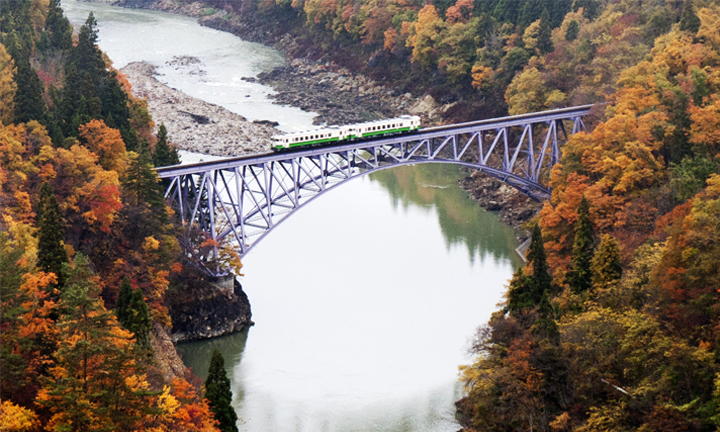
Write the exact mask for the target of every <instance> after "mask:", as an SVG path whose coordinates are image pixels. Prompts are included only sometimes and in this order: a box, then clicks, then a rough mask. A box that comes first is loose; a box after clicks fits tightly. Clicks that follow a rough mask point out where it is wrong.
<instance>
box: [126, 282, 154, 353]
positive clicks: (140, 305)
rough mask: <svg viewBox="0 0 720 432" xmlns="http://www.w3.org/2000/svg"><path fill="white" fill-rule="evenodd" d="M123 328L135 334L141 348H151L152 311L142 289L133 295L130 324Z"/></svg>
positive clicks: (130, 307)
mask: <svg viewBox="0 0 720 432" xmlns="http://www.w3.org/2000/svg"><path fill="white" fill-rule="evenodd" d="M123 326H124V327H125V328H126V329H128V330H130V331H131V332H133V333H134V334H135V340H136V341H137V343H138V345H139V346H140V347H142V348H146V349H149V348H150V330H151V329H152V319H151V318H150V309H149V308H148V305H147V303H145V296H144V295H143V292H142V290H141V289H140V288H137V289H136V290H135V291H133V293H132V297H131V298H130V305H129V307H128V322H127V325H123Z"/></svg>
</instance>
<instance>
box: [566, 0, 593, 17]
mask: <svg viewBox="0 0 720 432" xmlns="http://www.w3.org/2000/svg"><path fill="white" fill-rule="evenodd" d="M580 8H583V16H584V17H585V18H587V19H589V20H591V21H592V20H593V19H594V18H595V17H596V16H597V15H598V12H599V10H600V4H599V3H598V2H597V0H575V2H574V3H573V7H572V10H573V11H575V12H577V10H578V9H580Z"/></svg>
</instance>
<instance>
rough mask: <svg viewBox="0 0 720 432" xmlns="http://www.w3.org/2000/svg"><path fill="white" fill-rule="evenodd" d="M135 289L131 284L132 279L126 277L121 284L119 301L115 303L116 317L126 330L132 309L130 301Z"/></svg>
mask: <svg viewBox="0 0 720 432" xmlns="http://www.w3.org/2000/svg"><path fill="white" fill-rule="evenodd" d="M132 295H133V289H132V285H131V284H130V278H129V277H127V276H125V277H124V278H123V280H122V283H121V284H120V290H119V292H118V297H117V301H116V302H115V316H116V317H117V319H118V321H119V322H120V324H122V325H123V327H125V328H126V329H127V328H128V327H127V325H126V324H127V322H128V314H129V309H130V301H131V299H132Z"/></svg>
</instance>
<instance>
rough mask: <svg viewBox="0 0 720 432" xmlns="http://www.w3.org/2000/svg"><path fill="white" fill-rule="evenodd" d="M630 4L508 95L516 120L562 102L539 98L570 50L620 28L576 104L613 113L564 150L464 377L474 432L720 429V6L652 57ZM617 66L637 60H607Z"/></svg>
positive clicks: (654, 47) (612, 9)
mask: <svg viewBox="0 0 720 432" xmlns="http://www.w3.org/2000/svg"><path fill="white" fill-rule="evenodd" d="M630 3H631V2H616V3H614V4H611V5H607V7H604V8H600V9H598V11H597V14H598V15H597V18H595V19H591V18H592V16H590V17H586V18H581V17H580V16H578V15H573V14H572V13H570V14H569V15H568V16H567V17H574V19H576V20H577V22H579V23H580V32H579V33H578V39H574V40H573V41H569V40H568V39H572V38H568V37H566V38H565V40H564V41H563V40H560V39H558V38H556V39H555V41H554V48H553V50H552V51H550V52H549V53H548V54H546V55H545V56H544V61H542V60H540V63H537V64H538V66H540V65H542V67H539V68H536V67H535V66H534V65H533V64H532V63H531V64H530V65H528V66H526V67H525V69H524V70H523V72H522V73H521V74H519V75H517V76H516V77H515V78H514V79H513V81H512V82H511V84H510V86H509V87H508V91H507V93H506V99H507V101H508V103H509V107H510V109H511V111H512V110H515V109H516V108H517V107H518V106H522V104H516V103H515V101H516V100H520V99H522V100H523V101H524V102H522V103H523V104H524V103H526V102H528V101H530V100H533V97H534V96H532V95H537V94H539V92H544V94H552V92H554V91H556V90H559V89H558V88H554V87H553V86H552V85H551V86H550V87H545V86H539V83H542V82H543V81H542V80H541V79H542V78H543V77H547V76H548V74H547V72H541V70H544V71H547V69H548V65H551V64H558V63H555V62H556V61H557V60H558V59H560V58H562V56H563V55H565V54H564V53H568V52H574V53H575V54H578V53H579V47H580V46H579V45H578V46H576V47H575V48H574V49H573V50H571V51H565V49H566V47H568V46H570V45H571V44H574V43H577V42H576V41H577V40H579V39H582V38H583V34H584V32H585V31H586V30H587V29H589V28H592V27H593V26H596V25H598V24H600V23H602V22H603V21H605V22H607V23H608V24H609V23H611V22H612V23H613V25H612V26H610V27H609V28H608V33H606V34H602V35H601V36H599V37H600V39H601V40H605V41H608V45H606V48H605V49H603V50H598V51H597V53H598V54H600V55H596V56H594V57H592V61H591V63H595V62H598V61H603V62H606V63H605V64H606V65H607V67H604V68H603V69H604V72H606V73H607V75H606V74H605V73H602V74H597V75H595V74H592V75H591V74H585V73H583V68H577V69H575V72H574V74H576V75H569V76H568V79H572V80H575V79H578V78H579V79H578V80H577V81H574V83H575V87H574V88H573V89H571V90H570V91H566V90H565V89H562V90H561V91H562V92H563V94H566V95H570V98H572V97H575V96H572V95H576V96H577V95H580V94H583V95H590V94H593V91H590V89H594V92H595V93H594V95H595V96H593V97H599V96H600V95H601V94H604V98H605V99H606V100H607V101H608V102H610V105H608V106H607V108H605V109H604V111H605V113H604V118H603V119H602V121H600V122H599V123H598V124H597V125H595V127H594V129H592V131H590V132H588V133H584V132H583V133H579V134H577V135H575V136H573V137H572V138H571V139H570V141H569V142H568V143H567V144H566V145H565V147H564V148H563V157H562V160H561V163H560V164H559V165H557V166H555V168H554V169H553V172H552V178H551V180H550V182H551V186H552V187H553V193H552V199H551V200H550V202H546V203H545V205H544V208H543V209H542V211H541V212H540V215H539V217H538V218H537V225H535V227H534V232H533V242H532V245H531V247H530V251H529V253H528V260H529V262H528V265H527V266H526V268H524V269H522V270H519V271H518V272H517V273H516V274H515V275H514V277H513V279H512V281H511V282H510V285H509V291H508V295H507V303H506V304H505V305H504V307H503V309H502V310H501V311H499V312H498V313H496V314H495V316H494V317H493V319H492V320H491V321H490V323H489V324H488V325H487V326H485V327H483V328H482V329H481V330H480V332H479V334H478V337H477V340H476V342H475V344H474V348H473V349H474V351H475V353H476V354H477V359H476V361H475V363H474V364H472V365H470V366H467V367H465V368H464V369H463V370H462V379H463V381H464V383H465V385H466V388H467V390H468V396H467V398H465V399H464V400H462V401H461V402H460V403H459V404H458V406H459V408H460V411H461V412H463V413H464V414H465V415H466V416H467V417H466V421H467V425H468V427H469V428H473V429H476V430H545V431H549V430H554V431H625V430H627V431H630V430H638V431H715V430H718V428H719V427H720V416H719V414H720V411H719V408H720V374H719V372H720V367H718V361H719V360H720V339H719V335H720V332H719V330H720V301H719V300H720V299H719V295H720V175H718V174H717V173H718V171H719V168H720V137H718V133H717V130H718V125H720V123H719V122H720V102H719V96H720V80H719V79H718V77H720V34H719V33H718V28H719V26H718V24H720V6H719V5H718V4H717V3H715V2H700V1H696V2H695V4H694V7H693V4H692V3H691V2H685V3H684V5H682V6H683V7H684V12H683V13H682V16H681V19H680V20H679V22H677V23H673V22H672V20H671V22H670V23H669V24H668V25H669V26H670V27H671V28H668V30H669V31H667V32H666V33H664V34H660V35H657V37H656V38H655V39H654V42H652V43H651V44H650V45H649V46H650V47H651V48H650V49H649V50H648V48H647V47H646V45H645V44H646V43H650V40H649V39H648V38H647V36H648V35H649V34H650V33H647V32H644V31H642V29H643V24H642V22H643V19H642V18H640V17H639V16H636V15H630V14H628V13H627V11H621V8H626V7H627V6H628V5H629V4H630ZM648 3H651V2H648ZM668 3H669V2H668ZM638 6H639V2H638ZM643 8H646V9H647V10H648V11H650V10H652V9H653V8H652V6H651V5H648V4H646V2H643ZM586 19H587V20H586ZM564 22H565V23H567V22H568V18H565V20H564ZM647 22H648V23H650V22H652V21H647ZM633 23H634V24H633ZM568 28H569V24H568ZM646 28H647V27H646ZM566 34H567V32H566ZM623 38H629V40H628V43H627V44H624V43H622V39H623ZM613 40H614V42H612V41H613ZM643 41H646V42H643ZM611 50H612V51H616V53H617V51H618V50H621V51H624V52H625V55H621V56H620V57H616V55H617V54H614V55H612V56H610V57H607V58H606V59H605V60H603V54H604V53H607V52H608V51H611ZM541 59H542V58H541ZM549 59H550V60H549ZM616 59H619V60H620V61H616ZM623 62H627V63H625V64H623ZM533 74H534V76H535V77H536V79H529V80H527V81H526V80H525V78H526V77H528V78H529V77H531V76H533ZM544 82H545V83H546V84H547V83H552V81H550V80H547V81H544ZM532 86H539V87H537V88H538V89H539V92H534V91H531V90H530V88H531V87H532ZM515 88H518V89H519V88H525V89H527V90H523V91H518V92H517V93H515V92H514V89H515ZM583 89H584V90H583ZM529 96H530V97H529ZM535 100H540V99H535ZM546 100H547V99H546ZM528 106H532V105H528ZM534 106H536V107H537V106H539V105H534ZM521 111H522V110H521Z"/></svg>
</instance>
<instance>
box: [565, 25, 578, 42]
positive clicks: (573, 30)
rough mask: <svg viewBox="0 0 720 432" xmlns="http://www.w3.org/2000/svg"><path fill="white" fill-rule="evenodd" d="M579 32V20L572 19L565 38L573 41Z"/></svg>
mask: <svg viewBox="0 0 720 432" xmlns="http://www.w3.org/2000/svg"><path fill="white" fill-rule="evenodd" d="M579 33H580V24H579V23H578V22H577V20H572V21H570V23H569V24H568V26H567V30H566V31H565V40H566V41H568V42H572V41H574V40H575V39H577V37H578V34H579Z"/></svg>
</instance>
